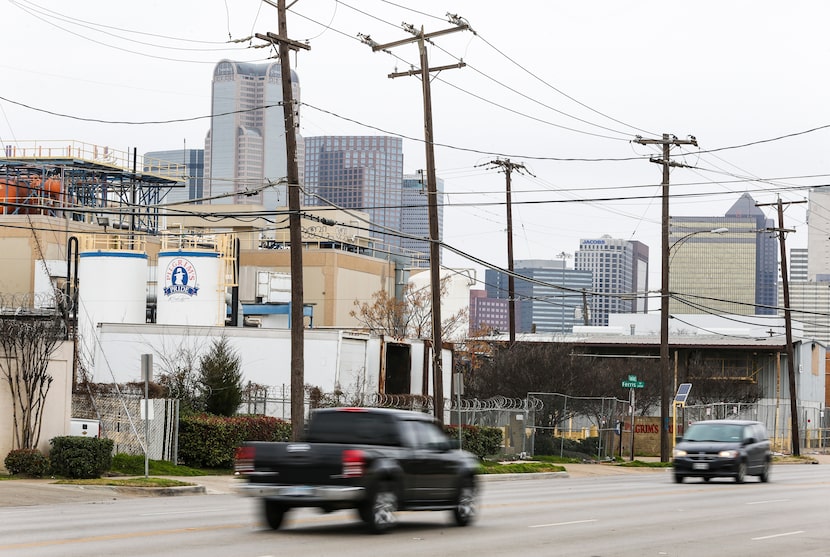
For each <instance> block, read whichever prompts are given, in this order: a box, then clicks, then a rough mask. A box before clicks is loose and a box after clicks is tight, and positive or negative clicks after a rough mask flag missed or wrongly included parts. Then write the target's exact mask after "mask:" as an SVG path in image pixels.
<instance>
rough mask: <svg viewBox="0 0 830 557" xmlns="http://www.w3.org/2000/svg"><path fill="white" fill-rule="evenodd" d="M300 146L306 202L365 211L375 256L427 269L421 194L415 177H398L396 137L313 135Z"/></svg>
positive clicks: (400, 156)
mask: <svg viewBox="0 0 830 557" xmlns="http://www.w3.org/2000/svg"><path fill="white" fill-rule="evenodd" d="M305 147H306V150H305V204H306V205H309V206H323V207H336V208H340V209H354V210H360V211H365V212H366V213H367V214H368V215H369V222H368V223H365V224H364V226H366V228H368V230H369V233H370V235H371V237H372V239H373V246H374V248H375V250H376V256H377V257H392V258H395V259H396V260H398V261H400V262H401V264H402V265H403V266H404V267H429V243H428V241H426V240H427V239H428V238H429V219H428V217H427V206H426V198H427V195H426V192H425V191H424V193H423V194H421V191H422V188H423V185H422V184H421V183H420V182H419V181H418V180H419V177H418V176H411V177H410V176H408V177H407V178H406V179H404V174H403V142H402V140H401V139H400V138H398V137H389V136H318V137H308V138H306V139H305ZM440 207H441V203H440V200H439V210H440ZM441 222H442V221H441V219H440V218H439V230H441V228H442V226H441ZM404 235H414V236H419V237H421V238H424V239H425V240H423V241H420V240H414V239H413V240H411V241H410V239H408V238H404V237H403V236H404ZM439 237H440V236H439Z"/></svg>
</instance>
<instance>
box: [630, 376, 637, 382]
mask: <svg viewBox="0 0 830 557" xmlns="http://www.w3.org/2000/svg"><path fill="white" fill-rule="evenodd" d="M628 380H629V381H636V380H637V376H636V375H629V376H628Z"/></svg>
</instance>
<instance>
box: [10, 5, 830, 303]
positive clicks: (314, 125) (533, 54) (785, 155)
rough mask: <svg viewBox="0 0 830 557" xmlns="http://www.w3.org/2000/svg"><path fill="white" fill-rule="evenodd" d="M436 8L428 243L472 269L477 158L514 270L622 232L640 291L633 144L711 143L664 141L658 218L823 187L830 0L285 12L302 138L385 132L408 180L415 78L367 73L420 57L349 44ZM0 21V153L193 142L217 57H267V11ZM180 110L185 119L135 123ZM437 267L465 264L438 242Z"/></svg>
mask: <svg viewBox="0 0 830 557" xmlns="http://www.w3.org/2000/svg"><path fill="white" fill-rule="evenodd" d="M289 4H291V2H290V1H289ZM405 6H412V7H413V8H412V9H409V8H406V7H405ZM448 12H450V13H453V14H457V15H459V16H461V17H463V18H465V20H466V21H467V22H468V23H469V25H470V26H471V28H472V29H473V31H474V33H473V32H470V31H464V32H457V33H452V34H449V35H445V36H441V37H437V38H435V39H434V41H433V43H434V44H433V46H431V47H430V49H429V62H430V65H431V66H433V67H434V66H442V65H448V64H454V63H457V62H458V60H459V59H463V61H464V62H465V63H466V64H468V65H467V66H466V67H464V68H462V69H453V70H447V71H444V72H441V73H440V74H439V75H437V76H435V77H434V79H433V82H432V100H433V117H434V124H435V131H434V137H435V141H436V143H438V144H439V145H438V146H437V147H436V165H437V172H438V176H439V177H442V178H443V179H444V183H445V189H446V192H447V194H448V195H447V203H448V206H447V208H446V209H445V211H444V241H445V242H446V243H448V244H450V245H452V246H455V247H456V248H459V249H460V250H463V251H466V252H469V253H470V254H472V255H474V256H476V257H478V258H481V259H483V260H486V261H488V262H492V263H493V264H495V265H499V266H505V265H506V261H507V256H506V236H505V228H506V226H505V222H506V217H505V206H504V175H503V174H499V173H498V172H496V171H495V170H489V169H487V163H488V162H490V161H492V160H495V159H497V158H510V159H511V161H513V162H516V163H522V164H524V165H525V167H526V168H527V171H528V172H527V173H526V174H525V175H520V174H514V178H513V202H514V207H513V226H514V252H515V258H516V259H551V258H557V257H559V256H560V255H559V254H562V253H564V254H569V255H571V254H573V252H574V251H575V250H577V249H578V243H579V240H580V239H581V238H598V237H600V236H602V235H603V234H609V235H611V236H612V237H614V238H623V239H631V240H640V241H642V242H644V243H645V244H647V245H648V246H649V248H650V250H651V269H652V273H651V277H652V278H651V284H650V287H651V288H652V289H657V288H659V278H658V275H657V273H659V265H660V263H659V250H660V198H659V196H660V187H659V183H660V179H661V169H660V166H659V165H656V164H652V163H649V162H648V157H649V156H650V155H655V154H657V153H658V150H657V148H655V147H645V146H640V145H637V144H634V143H632V142H631V140H632V139H633V138H634V136H635V135H641V136H644V137H659V136H660V135H661V134H662V133H670V134H674V135H676V136H677V137H678V138H681V139H684V138H686V137H687V136H689V135H693V136H695V137H696V138H697V140H698V142H699V144H700V149H701V150H703V151H706V150H711V149H722V150H718V151H717V152H714V153H698V152H697V151H698V150H697V149H695V148H693V147H683V148H676V149H673V151H672V155H673V158H674V159H675V160H676V161H677V162H681V163H684V164H686V165H689V166H692V167H694V168H675V169H673V170H672V178H671V180H672V184H673V186H672V195H673V198H672V201H671V214H672V215H706V216H720V215H723V214H724V212H725V211H726V210H727V209H728V208H729V207H730V206H731V205H732V204H733V203H734V202H735V201H736V200H737V199H738V197H739V196H740V194H741V193H743V192H749V193H750V194H751V195H752V196H753V197H754V198H755V200H756V201H758V202H759V203H772V202H774V201H775V200H776V199H777V196H778V195H780V196H781V198H782V199H783V200H784V201H800V200H804V199H806V197H807V190H808V188H809V187H810V186H814V185H819V184H826V183H828V180H829V179H830V178H828V176H830V161H828V149H827V142H828V136H829V135H830V129H825V128H824V126H827V125H830V115H829V114H828V112H829V111H828V106H830V103H828V87H827V85H828V81H830V72H828V67H827V66H828V60H830V56H828V50H830V41H827V40H826V34H827V30H826V26H827V22H828V21H830V3H827V2H823V1H819V0H811V1H794V2H781V1H766V0H752V1H733V0H730V1H726V2H725V1H714V0H712V1H709V0H703V1H700V2H666V1H664V0H663V1H642V0H640V1H636V2H633V1H621V0H607V1H579V2H554V1H551V0H540V1H520V2H495V1H490V0H475V1H458V0H448V1H444V2H435V1H431V0H419V1H418V2H414V1H406V0H396V1H388V2H387V1H380V0H348V1H347V2H337V1H335V0H298V1H297V2H294V3H293V5H292V7H291V10H290V13H289V18H288V34H289V36H290V37H291V38H293V39H295V40H308V42H309V44H310V46H311V50H309V51H301V52H299V53H298V54H297V55H296V56H294V55H292V58H291V65H292V68H294V69H295V70H296V71H297V72H298V74H299V77H300V84H301V100H302V102H303V103H304V105H303V106H302V107H301V115H300V127H301V133H302V135H304V136H314V135H353V134H354V135H374V134H394V135H401V136H403V137H404V138H405V140H404V170H405V172H414V171H416V170H417V169H420V168H423V167H424V160H425V155H424V147H423V144H422V143H421V142H420V141H419V139H421V138H423V105H422V99H421V87H420V82H419V81H418V79H417V78H415V77H401V78H397V79H389V78H388V77H387V75H388V74H389V73H392V72H395V71H405V70H408V69H410V67H411V66H414V67H419V63H418V50H417V46H416V45H415V44H410V45H405V46H400V47H397V48H394V49H393V50H392V51H391V54H387V53H382V52H378V53H374V52H372V50H371V48H370V47H369V46H367V45H365V44H362V43H361V42H360V41H359V40H358V39H357V35H358V33H362V34H364V35H369V36H371V38H372V39H373V40H374V41H376V42H378V43H382V44H383V43H389V42H393V41H396V40H399V39H403V38H406V37H409V36H411V35H409V34H407V32H406V31H404V30H403V29H402V28H401V23H402V22H406V23H410V24H413V25H415V26H416V27H420V26H423V27H424V29H425V31H426V32H431V31H438V30H442V29H447V28H450V27H452V24H450V23H448V22H447V20H446V14H447V13H448ZM0 21H2V22H3V32H2V33H0V47H2V48H1V50H0V51H2V52H3V54H4V55H3V56H2V58H0V68H2V75H3V79H2V81H0V97H2V99H0V143H3V144H14V143H16V142H25V141H33V140H36V141H54V140H76V141H82V142H86V143H92V144H97V145H107V146H110V147H111V148H116V149H121V150H125V151H131V150H132V149H133V148H137V149H138V152H139V153H144V152H146V151H154V150H161V149H178V148H182V147H183V146H187V147H188V148H202V147H204V138H205V133H206V132H207V130H208V128H209V120H208V119H207V118H204V117H205V116H206V115H209V113H210V92H211V78H212V72H213V68H214V66H215V64H216V62H217V61H218V60H220V59H222V58H228V59H233V60H244V61H265V60H266V59H267V57H268V56H269V55H271V54H273V53H272V52H270V51H269V50H268V49H255V48H251V46H252V45H257V44H262V43H261V41H258V40H256V39H254V40H252V41H250V40H246V38H247V37H249V36H251V35H252V34H253V33H265V32H267V31H272V32H276V31H277V13H276V9H275V8H273V7H271V6H269V5H267V4H264V3H260V2H258V1H257V0H226V1H221V0H200V1H195V0H176V1H172V2H171V1H169V0H165V1H161V0H145V1H143V2H124V1H118V0H106V1H105V0H85V1H83V2H66V1H58V0H37V1H36V2H29V1H23V0H20V1H12V0H0ZM229 39H232V40H242V42H240V43H231V44H228V43H227V41H228V40H229ZM16 103H20V104H25V105H28V107H29V108H27V107H24V106H21V105H20V104H16ZM47 111H48V112H51V113H54V114H49V113H48V112H47ZM56 114H61V115H67V116H71V118H67V117H62V116H58V115H56ZM81 119H89V120H91V121H84V120H81ZM180 119H194V120H191V121H186V122H176V123H166V124H153V123H146V122H158V121H167V120H180ZM96 120H98V121H96ZM101 121H128V122H135V123H134V124H113V123H105V122H101ZM815 128H821V129H818V130H815ZM791 134H796V135H794V136H792V137H787V138H783V139H777V140H776V139H775V138H780V137H782V136H788V135H791ZM765 140H772V141H765ZM753 142H762V143H759V144H756V145H751V146H743V145H745V144H748V143H753ZM733 147H734V148H733ZM573 159H576V160H573ZM620 159H622V160H620ZM750 179H754V180H750ZM805 210H806V204H801V205H792V206H790V208H789V209H788V210H787V212H786V213H785V226H786V227H787V228H794V229H795V230H796V233H795V234H790V235H788V238H787V239H788V247H806V244H807V229H806V225H805V214H806V213H805ZM764 211H765V212H767V213H768V215H769V216H770V217H775V214H774V211H773V209H772V208H770V207H765V208H764ZM828 235H830V231H828ZM445 264H447V265H450V266H453V267H470V266H473V267H476V268H478V270H479V272H480V267H478V266H476V265H471V264H470V263H469V262H468V261H465V260H464V259H463V258H461V257H459V256H457V255H454V254H451V253H447V252H445ZM570 265H572V260H571V262H570V264H569V266H570ZM479 278H481V279H483V276H480V277H479Z"/></svg>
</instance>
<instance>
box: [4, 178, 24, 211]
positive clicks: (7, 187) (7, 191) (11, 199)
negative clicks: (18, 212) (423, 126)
mask: <svg viewBox="0 0 830 557" xmlns="http://www.w3.org/2000/svg"><path fill="white" fill-rule="evenodd" d="M18 195H19V194H18V193H17V184H16V183H15V182H12V181H10V180H4V179H0V203H2V207H0V214H4V215H6V214H9V213H13V212H14V210H15V207H10V206H9V205H7V204H9V203H20V201H21V200H20V199H19V198H18Z"/></svg>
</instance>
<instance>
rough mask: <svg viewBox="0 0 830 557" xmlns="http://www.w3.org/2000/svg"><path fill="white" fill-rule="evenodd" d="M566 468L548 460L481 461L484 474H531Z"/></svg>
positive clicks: (559, 470) (558, 470) (560, 470)
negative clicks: (503, 462)
mask: <svg viewBox="0 0 830 557" xmlns="http://www.w3.org/2000/svg"><path fill="white" fill-rule="evenodd" d="M564 471H565V468H564V467H563V466H559V465H556V464H551V463H548V462H511V463H508V464H502V463H500V462H493V461H491V460H486V461H484V462H482V463H481V473H482V474H529V473H534V472H564Z"/></svg>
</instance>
